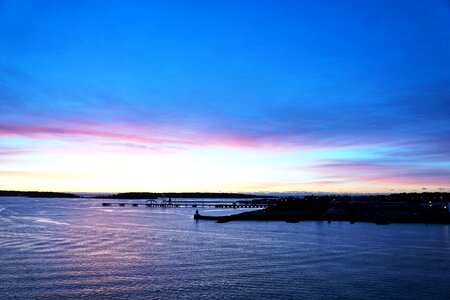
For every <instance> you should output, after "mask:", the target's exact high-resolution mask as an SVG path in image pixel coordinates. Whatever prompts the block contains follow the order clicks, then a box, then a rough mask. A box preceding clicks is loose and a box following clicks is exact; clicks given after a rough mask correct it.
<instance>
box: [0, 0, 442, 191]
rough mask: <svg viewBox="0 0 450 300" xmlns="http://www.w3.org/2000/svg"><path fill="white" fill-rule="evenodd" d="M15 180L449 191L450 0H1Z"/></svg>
mask: <svg viewBox="0 0 450 300" xmlns="http://www.w3.org/2000/svg"><path fill="white" fill-rule="evenodd" d="M0 189H4V190H41V191H67V192H128V191H149V192H164V191H174V192H182V191H186V192H189V191H199V192H208V191H209V192H286V191H290V192H293V191H297V192H312V193H317V192H325V193H393V192H422V191H450V2H449V1H446V0H434V1H432V0H420V1H414V0H408V1H390V0H389V1H384V0H377V1H370V0H368V1H317V0H315V1H301V0H296V1H288V0H282V1H280V0H274V1H264V0H262V1H261V0H259V1H244V0H239V1H232V0H227V1H197V0H190V1H170V0H169V1H82V0H81V1H80V0H77V1H70V0H68V1H31V0H27V1H20V0H0Z"/></svg>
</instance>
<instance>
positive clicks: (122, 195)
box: [91, 193, 272, 199]
mask: <svg viewBox="0 0 450 300" xmlns="http://www.w3.org/2000/svg"><path fill="white" fill-rule="evenodd" d="M91 198H96V199H156V198H208V199H254V198H272V197H271V196H257V195H250V194H238V193H119V194H114V195H102V196H95V197H91Z"/></svg>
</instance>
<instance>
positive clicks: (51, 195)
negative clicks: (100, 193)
mask: <svg viewBox="0 0 450 300" xmlns="http://www.w3.org/2000/svg"><path fill="white" fill-rule="evenodd" d="M0 197H30V198H80V196H78V195H75V194H70V193H56V192H35V191H31V192H21V191H0Z"/></svg>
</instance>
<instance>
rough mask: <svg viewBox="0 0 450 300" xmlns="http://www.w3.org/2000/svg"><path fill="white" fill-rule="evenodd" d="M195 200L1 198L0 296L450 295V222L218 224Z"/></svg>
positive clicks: (369, 297) (142, 297)
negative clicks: (130, 202)
mask: <svg viewBox="0 0 450 300" xmlns="http://www.w3.org/2000/svg"><path fill="white" fill-rule="evenodd" d="M199 210H200V212H201V213H205V214H213V213H214V214H230V213H234V212H237V210H231V209H229V210H220V211H219V210H214V209H206V208H205V209H202V208H199ZM194 211H195V209H193V208H165V209H164V208H146V207H143V206H139V207H107V208H105V207H101V206H100V205H99V201H98V200H79V199H27V198H0V259H1V260H0V270H1V272H0V298H1V299H9V298H55V299H58V298H77V299H78V298H104V299H123V298H133V299H152V298H156V299H176V298H180V299H183V298H184V299H190V298H203V299H214V298H217V299H230V298H233V299H249V298H258V299H273V298H276V299H280V298H282V299H301V298H309V299H311V298H335V299H338V298H339V299H341V298H352V299H355V298H359V299H379V298H395V299H410V298H421V299H445V298H447V296H448V295H449V294H450V288H449V285H448V282H449V280H450V274H449V272H448V270H450V258H449V254H450V240H449V232H448V231H449V228H448V226H447V225H419V224H391V225H388V226H377V225H374V224H364V223H356V224H353V225H350V224H348V223H344V222H333V223H331V224H328V223H325V222H302V223H298V224H290V223H284V222H230V223H224V224H217V223H214V222H208V221H198V222H196V221H194V220H193V219H192V215H193V213H194Z"/></svg>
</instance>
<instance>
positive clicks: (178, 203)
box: [102, 199, 269, 209]
mask: <svg viewBox="0 0 450 300" xmlns="http://www.w3.org/2000/svg"><path fill="white" fill-rule="evenodd" d="M268 205H269V204H268V203H261V202H257V203H252V201H201V200H171V199H169V200H162V201H157V200H146V201H141V202H137V201H130V202H128V201H119V202H103V203H102V206H122V207H123V206H132V207H138V206H145V207H166V208H177V207H194V208H196V207H210V208H257V209H263V208H266V207H267V206H268Z"/></svg>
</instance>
